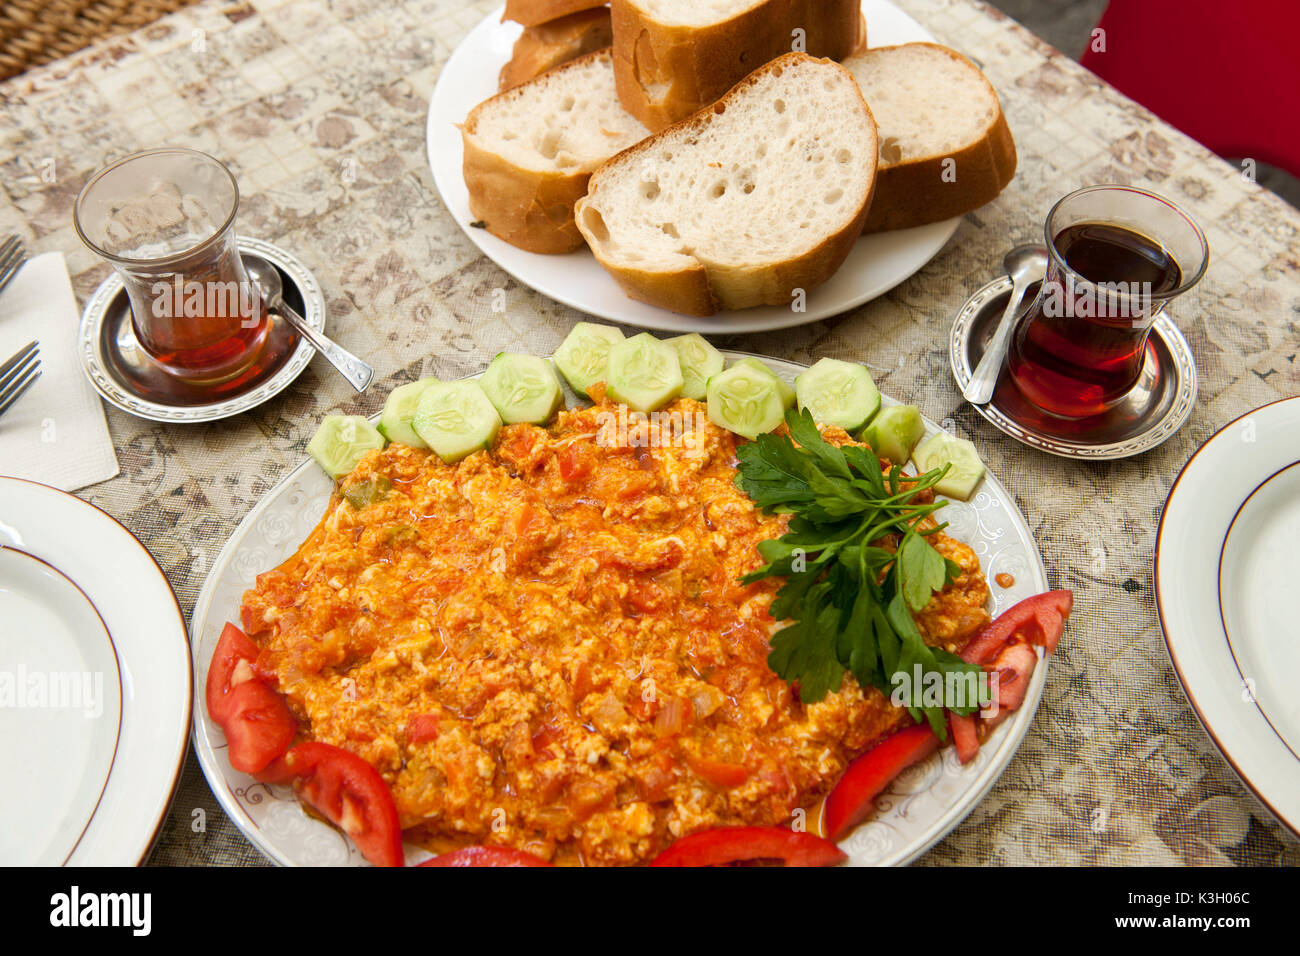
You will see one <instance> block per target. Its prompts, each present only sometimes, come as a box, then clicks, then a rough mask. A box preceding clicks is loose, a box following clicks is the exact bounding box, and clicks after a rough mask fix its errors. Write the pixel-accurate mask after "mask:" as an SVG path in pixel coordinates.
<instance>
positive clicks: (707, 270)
mask: <svg viewBox="0 0 1300 956" xmlns="http://www.w3.org/2000/svg"><path fill="white" fill-rule="evenodd" d="M878 152H879V143H878V142H877V139H876V125H875V122H874V121H873V120H872V118H871V112H870V110H868V109H867V105H866V103H865V102H864V101H863V99H862V94H861V93H860V92H859V90H858V86H857V84H856V83H854V82H853V77H852V75H851V74H850V73H849V72H848V71H847V70H845V69H844V68H843V67H841V66H840V65H839V64H837V63H833V62H831V61H830V60H824V59H822V60H818V59H813V58H812V57H809V56H806V55H804V54H802V53H789V54H786V55H785V56H783V57H780V58H779V59H777V60H774V61H772V62H771V63H769V64H767V65H766V66H763V67H760V68H759V69H757V70H755V71H754V72H753V73H752V74H751V75H749V76H748V77H746V78H745V79H743V80H741V82H740V83H738V84H737V85H736V87H735V88H734V89H732V90H731V91H730V92H729V93H727V94H725V95H724V96H723V97H722V99H721V100H719V101H718V102H717V103H715V104H714V105H713V106H711V107H709V108H707V109H704V110H701V111H700V112H698V113H697V114H695V115H694V116H692V117H689V118H688V119H685V120H683V121H682V122H680V123H677V124H676V125H674V126H670V127H669V128H667V129H665V130H663V131H662V132H660V133H657V134H656V135H654V136H652V137H650V138H649V139H647V140H645V141H644V142H642V143H639V144H638V145H636V146H633V147H632V148H631V149H629V150H627V151H625V152H623V153H620V154H619V155H618V156H615V157H614V158H613V159H611V160H610V161H609V162H608V163H606V164H605V165H604V166H602V167H601V168H600V169H598V170H597V171H596V172H595V174H594V175H593V176H592V177H591V182H590V184H589V186H588V192H587V195H586V197H585V198H584V199H582V200H580V201H579V202H578V206H577V220H578V228H579V229H580V230H582V234H583V236H584V238H586V240H587V245H589V246H590V247H591V251H592V252H593V253H594V254H595V256H596V259H597V261H599V262H600V264H601V265H602V266H604V267H605V268H606V269H607V270H608V271H609V273H610V274H611V275H612V276H613V277H614V278H615V280H617V281H618V283H619V284H620V285H621V286H622V287H623V289H624V291H625V292H626V293H627V294H628V295H629V296H631V297H632V298H634V299H639V300H641V301H643V302H649V303H651V304H653V305H657V306H661V307H663V308H665V309H671V310H672V311H674V312H684V313H687V314H690V315H710V314H712V313H714V312H717V311H718V310H719V309H744V308H748V307H750V306H756V305H793V303H794V301H795V300H796V297H797V295H798V292H799V290H803V291H805V292H806V291H808V290H811V289H812V288H813V287H815V286H817V285H819V284H821V283H822V282H825V281H826V280H827V279H828V278H830V277H831V276H832V275H833V274H834V273H835V270H836V269H838V268H839V266H840V264H841V263H842V262H843V261H844V258H845V256H847V255H848V253H849V250H850V249H851V248H852V246H853V243H854V241H855V240H856V239H857V238H858V235H859V233H861V231H862V224H863V222H864V221H865V220H866V217H867V208H868V207H869V205H870V203H871V194H872V187H873V186H874V184H875V178H876V157H877V155H878Z"/></svg>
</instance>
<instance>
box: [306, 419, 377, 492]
mask: <svg viewBox="0 0 1300 956" xmlns="http://www.w3.org/2000/svg"><path fill="white" fill-rule="evenodd" d="M383 447H384V436H383V435H381V434H379V432H378V431H376V429H375V426H374V425H372V424H370V422H368V421H366V420H365V419H364V418H362V417H361V416H360V415H326V416H325V420H324V421H322V422H321V423H320V427H319V428H317V429H316V434H315V435H313V436H312V439H311V441H309V442H308V443H307V454H309V455H311V456H312V457H313V458H315V459H316V461H317V463H318V464H319V465H320V466H321V467H322V468H324V469H325V473H326V474H327V475H329V476H330V477H331V478H335V479H337V478H341V477H342V476H344V475H346V474H347V473H348V472H350V471H351V470H352V469H353V468H355V467H357V462H359V461H360V460H361V459H362V458H365V457H366V453H367V452H369V451H373V450H374V449H376V448H383Z"/></svg>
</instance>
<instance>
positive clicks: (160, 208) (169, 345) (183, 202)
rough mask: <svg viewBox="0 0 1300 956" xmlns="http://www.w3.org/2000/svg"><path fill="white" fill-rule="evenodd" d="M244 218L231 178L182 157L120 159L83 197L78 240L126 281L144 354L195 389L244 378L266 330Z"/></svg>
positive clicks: (202, 161) (171, 151)
mask: <svg viewBox="0 0 1300 956" xmlns="http://www.w3.org/2000/svg"><path fill="white" fill-rule="evenodd" d="M238 209H239V187H238V185H237V184H236V182H235V177H234V176H233V175H232V174H231V172H230V170H229V169H227V168H226V167H225V166H224V165H223V164H222V163H221V162H219V161H218V160H216V159H214V158H213V157H212V156H209V155H208V154H206V153H202V152H199V151H198V150H194V149H187V148H183V147H166V148H162V149H150V150H145V151H144V152H140V153H133V154H131V155H130V156H126V157H124V158H122V159H119V160H118V161H117V162H115V163H113V164H112V165H110V166H107V167H105V168H104V169H102V170H100V171H99V172H97V173H96V174H95V175H94V176H92V177H91V178H90V181H89V182H87V183H86V185H85V187H84V188H83V189H82V190H81V194H80V195H79V196H78V197H77V203H76V209H75V214H74V221H75V224H76V228H77V234H78V235H79V236H80V237H81V240H82V242H84V243H85V244H86V245H87V246H88V247H89V248H90V249H91V250H92V251H93V252H95V253H97V254H98V255H100V256H102V257H103V258H104V259H106V260H108V262H109V263H110V264H111V265H112V266H113V268H114V269H115V270H117V273H118V274H119V275H120V276H121V277H122V282H123V284H124V285H125V287H126V294H127V296H128V298H129V300H130V303H131V316H132V319H131V324H132V329H133V330H134V332H135V337H136V339H137V340H138V342H139V343H140V346H141V347H142V348H143V349H144V351H145V353H146V354H147V355H148V356H149V357H150V358H152V359H153V361H154V362H156V363H157V364H158V365H159V366H160V367H161V368H162V369H163V370H165V371H166V372H168V373H170V374H171V375H174V376H176V377H177V378H180V379H184V380H186V381H189V382H191V383H194V384H203V383H219V382H224V381H228V380H230V379H232V378H234V377H235V376H237V375H239V374H240V373H241V372H243V371H244V370H245V369H247V368H248V367H249V366H250V365H251V364H252V363H253V361H254V360H255V359H256V358H257V355H258V353H259V351H260V350H261V348H262V346H263V345H264V344H265V342H266V339H267V333H268V330H269V328H270V320H269V316H268V315H267V312H266V309H265V306H264V304H263V302H262V300H261V297H260V296H259V295H258V294H257V289H256V287H254V286H253V285H252V284H251V283H250V282H249V279H248V276H247V274H246V273H245V271H244V263H243V260H242V259H241V258H240V256H239V248H238V242H237V240H236V238H235V213H236V212H237V211H238Z"/></svg>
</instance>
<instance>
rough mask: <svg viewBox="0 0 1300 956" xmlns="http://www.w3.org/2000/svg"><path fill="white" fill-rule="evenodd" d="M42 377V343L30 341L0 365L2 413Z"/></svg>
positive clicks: (0, 407) (0, 410) (0, 403)
mask: <svg viewBox="0 0 1300 956" xmlns="http://www.w3.org/2000/svg"><path fill="white" fill-rule="evenodd" d="M40 377H41V345H40V343H39V342H35V341H33V342H28V343H27V344H26V345H24V346H23V347H22V348H21V349H19V350H18V354H17V355H15V356H14V357H13V358H11V359H10V360H9V361H7V362H5V363H4V365H0V415H3V414H4V413H5V412H7V411H8V410H9V406H10V405H12V404H13V403H14V402H16V401H18V397H19V396H20V395H22V393H23V392H25V391H27V390H28V389H29V388H31V387H32V383H33V382H35V381H36V380H37V379H38V378H40Z"/></svg>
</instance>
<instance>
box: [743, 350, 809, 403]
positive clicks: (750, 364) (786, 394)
mask: <svg viewBox="0 0 1300 956" xmlns="http://www.w3.org/2000/svg"><path fill="white" fill-rule="evenodd" d="M736 364H737V365H743V366H744V367H745V368H752V369H754V370H755V371H759V372H766V373H767V374H768V375H770V376H771V377H772V381H774V382H776V391H777V394H778V395H780V396H781V405H782V406H783V407H784V408H794V403H795V397H796V396H795V392H794V389H793V388H791V387H790V386H789V384H788V383H786V382H785V380H784V379H782V378H781V377H780V376H779V375H777V374H776V372H773V371H772V370H771V369H770V368H768V367H767V365H765V364H764V363H763V362H760V361H759V360H758V359H756V358H754V357H753V356H750V357H749V358H743V359H740V360H739V361H737V362H736Z"/></svg>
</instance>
